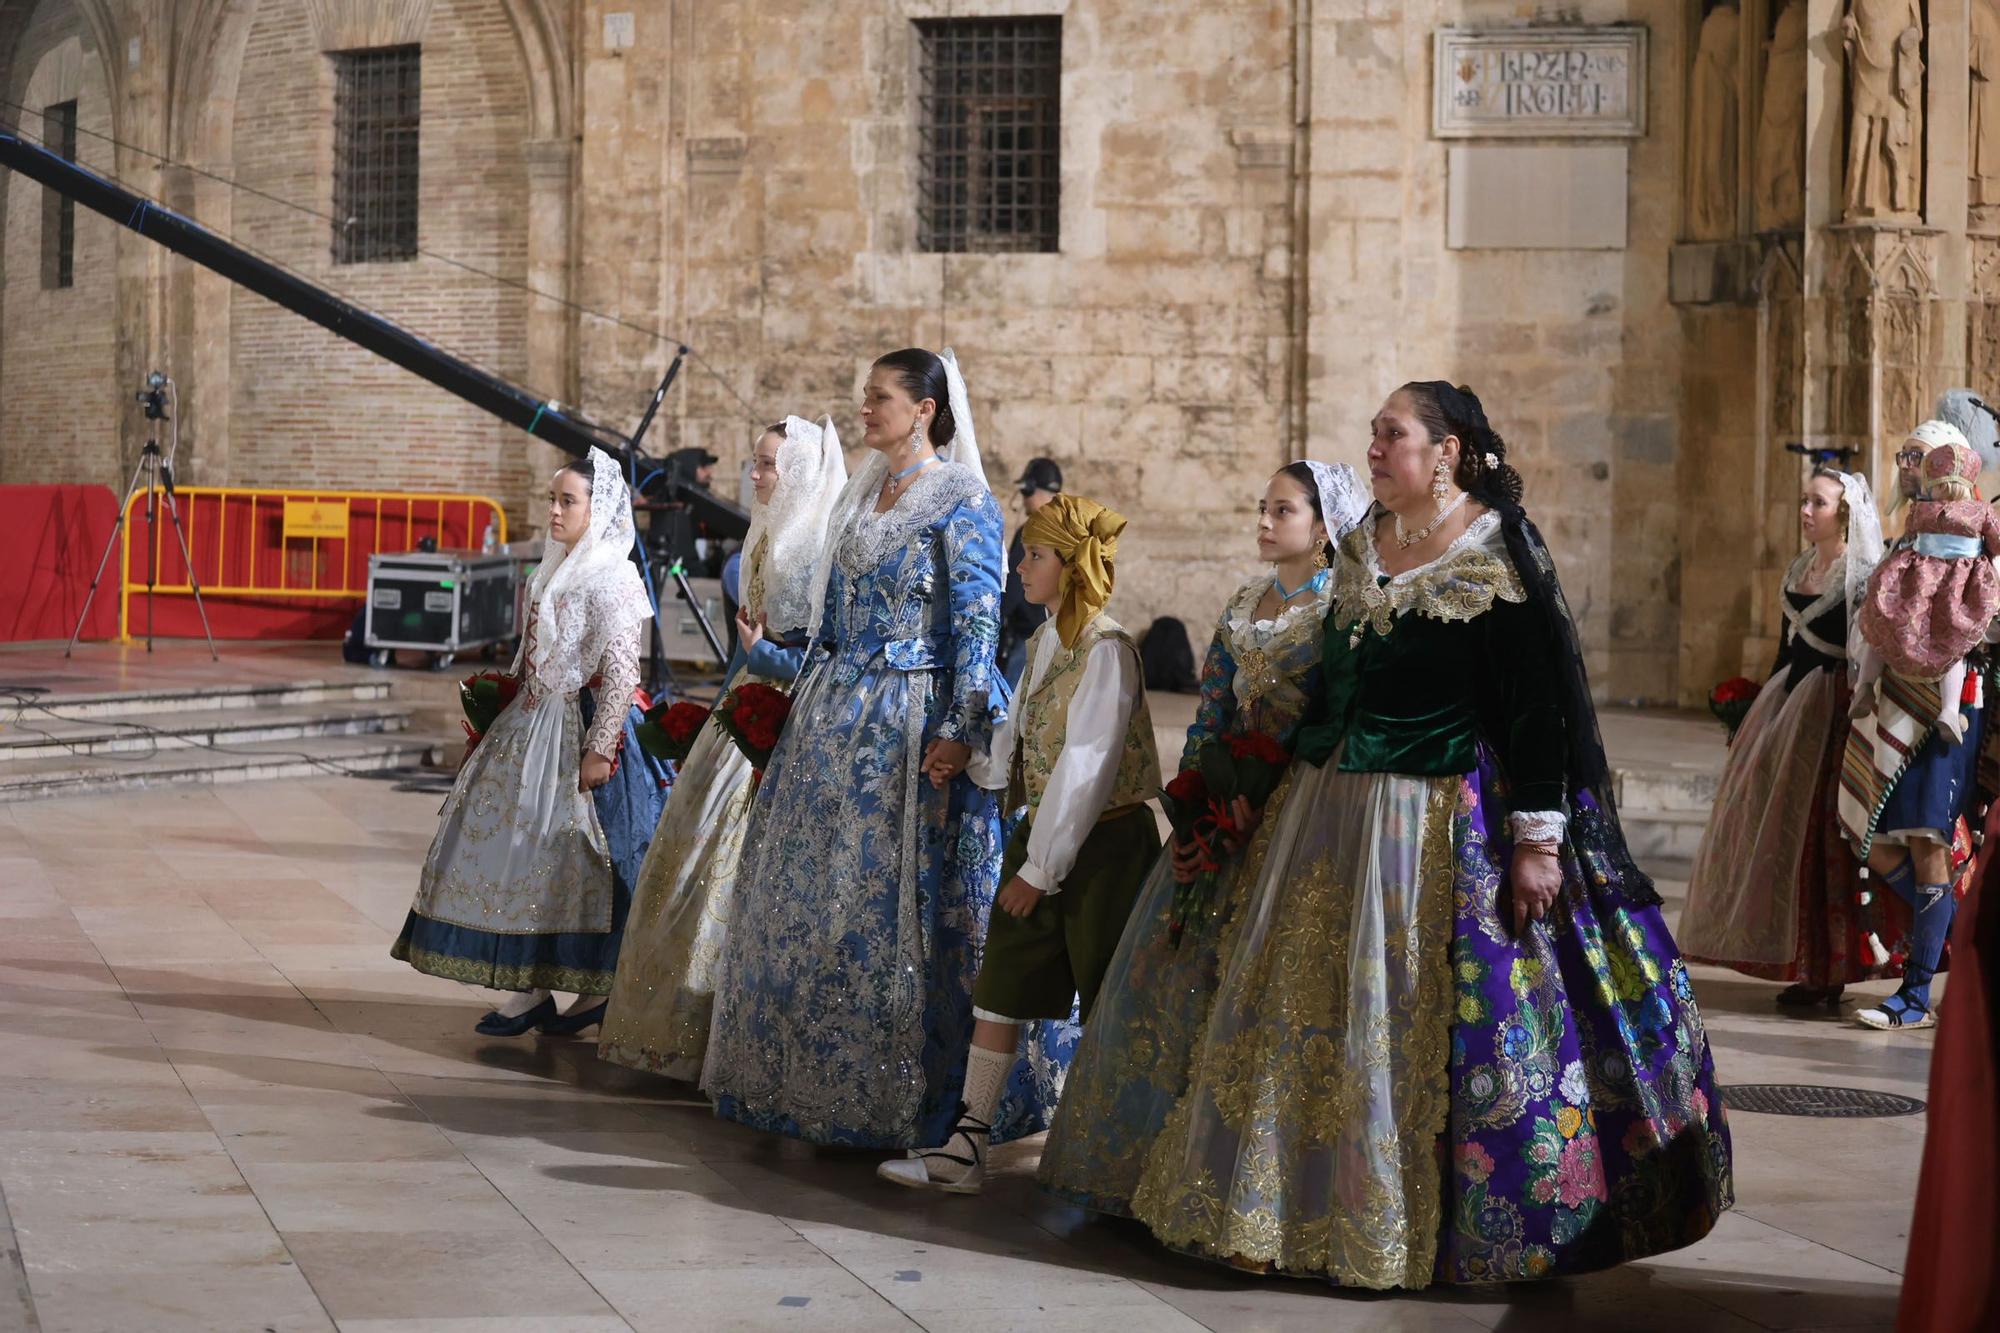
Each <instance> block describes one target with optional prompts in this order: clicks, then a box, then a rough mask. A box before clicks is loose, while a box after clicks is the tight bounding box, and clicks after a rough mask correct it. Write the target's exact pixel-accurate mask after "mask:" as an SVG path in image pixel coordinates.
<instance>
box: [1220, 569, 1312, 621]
mask: <svg viewBox="0 0 2000 1333" xmlns="http://www.w3.org/2000/svg"><path fill="white" fill-rule="evenodd" d="M1270 590H1271V578H1270V576H1269V575H1268V574H1264V575H1259V576H1258V577H1256V578H1254V579H1251V580H1250V581H1249V582H1248V583H1246V584H1244V585H1243V586H1242V587H1240V588H1238V589H1237V590H1236V595H1235V596H1233V597H1231V598H1230V599H1229V614H1228V617H1227V619H1228V623H1229V632H1230V633H1231V634H1234V635H1238V636H1249V635H1253V634H1261V635H1265V636H1270V635H1275V634H1279V633H1281V632H1283V630H1284V629H1285V628H1286V627H1287V626H1289V625H1290V624H1292V622H1294V621H1296V620H1298V619H1300V618H1301V617H1307V618H1310V619H1312V620H1321V619H1323V618H1324V617H1325V616H1326V606H1327V603H1328V601H1330V600H1331V599H1332V596H1333V580H1332V579H1323V580H1321V585H1320V586H1319V587H1318V588H1316V589H1314V590H1313V595H1312V596H1310V597H1307V598H1305V599H1303V600H1299V601H1290V602H1286V603H1285V604H1284V605H1283V606H1281V607H1279V608H1278V614H1276V615H1274V616H1266V617H1264V618H1263V619H1261V620H1260V619H1258V617H1257V604H1258V603H1259V602H1261V601H1263V600H1264V594H1265V593H1267V592H1269V591H1270Z"/></svg>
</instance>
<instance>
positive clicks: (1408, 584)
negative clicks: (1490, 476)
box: [1331, 505, 1528, 646]
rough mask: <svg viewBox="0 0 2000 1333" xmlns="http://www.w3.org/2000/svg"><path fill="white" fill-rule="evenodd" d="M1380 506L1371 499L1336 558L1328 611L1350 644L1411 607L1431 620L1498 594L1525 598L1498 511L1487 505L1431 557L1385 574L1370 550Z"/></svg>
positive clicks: (1479, 611) (1475, 610)
mask: <svg viewBox="0 0 2000 1333" xmlns="http://www.w3.org/2000/svg"><path fill="white" fill-rule="evenodd" d="M1383 512H1384V511H1383V510H1382V508H1381V506H1379V505H1377V506H1376V508H1375V509H1374V510H1372V511H1370V516H1369V518H1368V519H1367V520H1365V521H1363V522H1362V523H1361V525H1360V526H1359V527H1357V528H1355V529H1354V531H1352V532H1350V533H1348V534H1347V537H1346V539H1345V540H1344V541H1342V542H1341V544H1340V558H1339V559H1338V560H1337V561H1335V572H1334V590H1333V603H1334V609H1333V613H1332V617H1331V618H1332V619H1333V621H1334V623H1335V624H1337V625H1339V626H1340V627H1342V628H1344V629H1350V630H1352V633H1351V634H1350V636H1349V639H1348V642H1349V644H1350V646H1354V645H1358V644H1359V643H1360V642H1361V638H1362V635H1363V634H1364V633H1365V632H1366V631H1367V630H1371V629H1372V630H1374V631H1375V633H1377V634H1380V635H1382V636H1384V637H1387V636H1388V634H1389V632H1390V630H1391V629H1393V628H1394V626H1395V622H1396V620H1397V618H1398V617H1400V616H1404V615H1408V614H1409V613H1411V612H1415V613H1416V614H1418V615H1421V616H1426V617H1428V618H1430V619H1432V620H1442V621H1468V620H1473V619H1475V618H1477V617H1479V616H1481V615H1484V614H1485V613H1486V612H1487V611H1489V610H1491V609H1492V607H1493V603H1494V600H1495V599H1496V598H1497V599H1499V600H1501V601H1506V602H1524V601H1526V600H1527V596H1528V594H1527V590H1526V589H1525V588H1524V587H1523V586H1522V584H1521V576H1520V574H1519V573H1518V572H1517V571H1516V570H1515V569H1514V563H1513V561H1512V560H1511V559H1510V558H1509V557H1508V555H1507V545H1506V541H1505V539H1504V537H1503V536H1502V534H1501V531H1500V515H1499V514H1498V513H1495V512H1494V511H1492V510H1488V511H1487V512H1486V513H1483V514H1481V515H1480V516H1479V517H1477V518H1475V519H1473V520H1472V522H1471V523H1469V524H1467V525H1466V528H1465V531H1464V532H1462V533H1460V534H1459V536H1458V538H1457V539H1456V540H1454V541H1453V542H1452V543H1451V545H1449V546H1447V547H1445V549H1444V550H1443V551H1442V552H1440V553H1439V554H1438V556H1437V557H1436V558H1435V559H1432V560H1427V561H1425V562H1424V563H1423V564H1421V565H1418V566H1417V567H1416V568H1414V569H1406V570H1404V571H1403V572H1402V573H1400V574H1389V575H1385V574H1384V573H1383V572H1382V560H1381V555H1380V553H1379V552H1377V551H1376V549H1375V522H1374V520H1375V519H1377V518H1379V517H1380V516H1381V514H1382V513H1383Z"/></svg>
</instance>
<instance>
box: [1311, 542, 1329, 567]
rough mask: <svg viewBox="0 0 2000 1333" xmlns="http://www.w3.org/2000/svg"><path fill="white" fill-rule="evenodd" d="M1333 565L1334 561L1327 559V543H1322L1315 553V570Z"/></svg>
mask: <svg viewBox="0 0 2000 1333" xmlns="http://www.w3.org/2000/svg"><path fill="white" fill-rule="evenodd" d="M1332 563H1333V561H1331V560H1329V559H1327V558H1326V543H1325V542H1321V543H1320V544H1319V549H1318V550H1316V551H1314V552H1313V568H1314V569H1325V568H1326V567H1327V566H1328V565H1331V564H1332Z"/></svg>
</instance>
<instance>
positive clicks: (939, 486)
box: [839, 463, 988, 578]
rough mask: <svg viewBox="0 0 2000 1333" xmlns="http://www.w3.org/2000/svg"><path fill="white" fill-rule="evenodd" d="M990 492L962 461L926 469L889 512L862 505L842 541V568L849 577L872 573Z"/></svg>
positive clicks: (871, 505)
mask: <svg viewBox="0 0 2000 1333" xmlns="http://www.w3.org/2000/svg"><path fill="white" fill-rule="evenodd" d="M986 494H988V492H987V490H986V479H985V478H984V477H981V476H980V475H979V474H978V473H977V472H974V471H973V470H972V469H971V468H969V467H966V466H965V465H964V464H962V463H940V464H939V465H938V466H936V467H934V468H929V469H926V470H925V471H924V472H923V473H922V474H921V475H920V476H918V477H917V479H916V480H915V481H913V482H911V483H910V488H909V489H908V490H906V491H904V492H903V493H902V494H901V495H899V496H897V497H896V503H894V504H893V505H890V506H889V508H888V509H887V510H886V511H884V512H882V513H879V514H878V513H876V512H875V506H874V502H873V501H872V500H870V501H869V502H868V503H866V504H864V505H863V506H862V507H861V509H860V511H859V512H858V513H856V514H855V516H854V521H853V523H852V524H850V525H849V526H848V529H847V531H846V532H844V533H842V534H840V537H839V542H840V546H839V560H840V565H841V568H842V569H843V570H845V571H846V572H847V574H848V576H849V577H850V578H854V577H859V576H861V575H863V574H866V573H868V572H869V571H870V570H873V569H875V568H876V567H877V566H879V565H880V564H881V563H882V562H883V561H884V560H885V559H887V558H888V555H889V553H890V552H891V551H894V550H897V549H899V548H902V547H904V546H907V545H909V543H910V540H911V538H913V537H914V536H916V534H918V533H920V532H923V531H925V530H926V529H928V528H929V527H930V526H931V525H932V524H934V523H936V522H937V521H938V520H939V519H941V518H943V517H944V516H945V515H947V514H949V513H950V512H951V511H952V510H954V509H956V508H958V507H959V506H960V505H962V504H964V503H965V502H966V501H967V500H970V499H972V498H974V497H975V496H980V495H986Z"/></svg>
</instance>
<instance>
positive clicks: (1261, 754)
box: [1229, 731, 1291, 768]
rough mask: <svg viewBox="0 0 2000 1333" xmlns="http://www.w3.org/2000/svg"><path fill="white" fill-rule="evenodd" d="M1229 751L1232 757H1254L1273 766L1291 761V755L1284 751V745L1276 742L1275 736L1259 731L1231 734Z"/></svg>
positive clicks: (1278, 766) (1276, 766)
mask: <svg viewBox="0 0 2000 1333" xmlns="http://www.w3.org/2000/svg"><path fill="white" fill-rule="evenodd" d="M1229 753H1230V755H1231V756H1232V757H1234V758H1237V759H1255V760H1258V761H1260V762H1262V763H1266V764H1270V765H1271V766H1272V767H1274V768H1283V767H1284V766H1285V765H1286V764H1288V763H1290V762H1291V756H1290V755H1288V754H1286V753H1285V747H1284V746H1282V745H1280V744H1278V742H1277V740H1276V738H1275V737H1271V736H1266V735H1265V734H1264V733H1262V732H1259V731H1251V732H1245V733H1243V734H1242V735H1239V736H1231V737H1230V738H1229Z"/></svg>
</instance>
